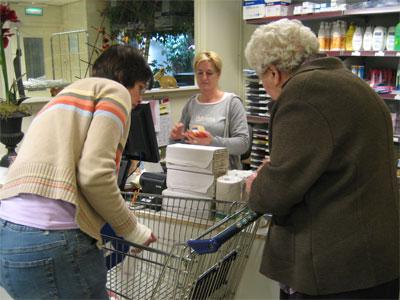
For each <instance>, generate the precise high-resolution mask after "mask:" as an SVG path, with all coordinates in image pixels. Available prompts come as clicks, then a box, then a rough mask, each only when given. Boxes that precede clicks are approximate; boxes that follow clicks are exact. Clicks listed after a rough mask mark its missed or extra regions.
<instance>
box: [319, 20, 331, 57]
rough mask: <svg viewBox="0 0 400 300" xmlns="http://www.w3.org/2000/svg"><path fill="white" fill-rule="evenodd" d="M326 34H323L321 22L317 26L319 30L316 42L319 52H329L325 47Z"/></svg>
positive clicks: (323, 24) (323, 28) (323, 27)
mask: <svg viewBox="0 0 400 300" xmlns="http://www.w3.org/2000/svg"><path fill="white" fill-rule="evenodd" d="M326 40H327V38H326V34H325V23H324V22H321V24H320V25H319V30H318V42H319V51H326V50H329V49H327V47H326Z"/></svg>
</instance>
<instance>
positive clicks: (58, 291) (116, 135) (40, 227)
mask: <svg viewBox="0 0 400 300" xmlns="http://www.w3.org/2000/svg"><path fill="white" fill-rule="evenodd" d="M93 75H94V76H95V77H91V78H85V79H81V80H78V81H76V82H74V83H72V84H71V85H69V86H68V87H66V88H64V89H63V90H62V91H61V92H60V93H59V94H58V95H57V96H56V97H55V98H54V99H53V100H52V101H50V102H49V103H48V104H47V105H45V107H44V108H43V109H42V110H41V111H40V112H39V113H38V115H37V116H36V118H35V119H34V120H33V121H32V124H31V125H30V127H29V130H28V131H27V133H26V136H25V139H24V141H23V143H22V145H21V148H20V150H19V154H18V156H17V158H16V160H15V161H14V163H13V164H12V165H11V166H10V169H9V170H8V174H7V178H6V182H5V184H4V186H3V188H2V189H1V191H0V199H1V206H0V240H1V243H0V262H1V274H0V285H1V286H3V287H4V288H5V289H6V290H7V292H8V293H9V294H10V296H11V297H13V298H17V299H21V298H34V299H50V298H71V299H87V298H96V299H108V296H107V293H106V287H105V286H106V272H107V271H106V267H105V263H104V258H103V253H102V251H101V250H100V249H99V247H98V246H100V245H101V235H100V230H101V228H102V226H103V225H104V224H105V223H108V224H110V226H111V227H112V228H113V230H114V231H115V232H116V234H117V235H118V236H122V237H123V238H125V239H126V240H128V241H131V242H134V243H137V244H144V245H149V244H150V243H152V242H154V241H155V237H154V235H153V233H152V231H151V230H150V229H149V228H147V227H146V226H144V225H142V224H140V223H138V222H137V219H136V217H135V215H134V214H132V213H131V212H130V211H129V209H128V208H127V206H126V205H125V203H124V199H123V198H122V197H121V193H120V190H119V188H118V185H117V169H118V167H119V163H120V159H121V155H122V150H123V148H124V145H125V143H126V139H127V136H128V131H129V125H130V117H129V116H130V112H131V110H132V108H133V107H135V106H136V105H137V104H138V103H139V102H140V100H141V95H142V93H143V92H144V90H145V89H146V87H147V86H148V82H149V81H150V80H151V78H152V73H151V70H150V68H149V67H148V65H147V63H146V61H145V60H144V58H143V57H142V56H141V54H140V53H139V52H138V51H137V50H135V49H134V48H132V47H129V46H112V47H110V48H109V49H107V50H106V51H105V52H103V53H102V54H101V55H100V56H99V58H98V59H97V61H96V62H95V63H94V66H93Z"/></svg>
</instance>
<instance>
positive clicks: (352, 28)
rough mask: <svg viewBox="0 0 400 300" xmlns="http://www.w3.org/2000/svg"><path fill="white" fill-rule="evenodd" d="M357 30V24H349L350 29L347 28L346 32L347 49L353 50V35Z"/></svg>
mask: <svg viewBox="0 0 400 300" xmlns="http://www.w3.org/2000/svg"><path fill="white" fill-rule="evenodd" d="M355 31H356V26H355V25H354V24H353V23H351V24H350V26H349V29H347V32H346V50H347V51H351V50H353V45H352V43H353V35H354V32H355Z"/></svg>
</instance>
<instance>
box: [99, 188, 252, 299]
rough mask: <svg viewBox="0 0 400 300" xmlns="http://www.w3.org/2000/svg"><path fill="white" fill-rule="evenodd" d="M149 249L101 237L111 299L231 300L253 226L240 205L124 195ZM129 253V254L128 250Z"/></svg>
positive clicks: (202, 200)
mask: <svg viewBox="0 0 400 300" xmlns="http://www.w3.org/2000/svg"><path fill="white" fill-rule="evenodd" d="M123 197H124V198H125V199H126V200H127V201H128V203H129V207H130V209H131V210H132V211H133V212H134V213H135V215H136V216H137V217H138V220H139V222H141V223H142V224H144V225H146V226H148V227H149V228H151V229H152V230H153V233H154V234H155V235H156V236H157V242H155V243H152V244H151V246H150V247H146V246H143V245H137V244H132V243H129V242H127V241H124V240H122V239H120V238H118V237H116V236H114V235H113V234H112V233H111V234H110V233H109V234H107V235H103V239H104V242H105V244H104V250H105V254H106V263H107V267H108V270H109V271H108V275H107V288H108V291H109V295H110V296H111V297H113V298H114V299H223V298H225V299H232V298H233V296H234V294H235V292H236V288H237V286H238V284H239V280H240V278H241V275H242V273H243V272H242V270H243V269H244V266H245V264H246V260H247V257H248V254H249V251H250V248H251V245H252V243H253V240H254V237H255V233H256V230H257V227H258V221H257V219H258V217H259V216H258V215H256V214H255V213H253V212H251V211H249V210H248V209H247V207H246V204H245V203H243V202H229V201H217V200H206V199H188V198H177V197H166V196H161V195H146V194H140V195H139V197H135V195H134V194H133V193H123ZM132 249H133V250H132Z"/></svg>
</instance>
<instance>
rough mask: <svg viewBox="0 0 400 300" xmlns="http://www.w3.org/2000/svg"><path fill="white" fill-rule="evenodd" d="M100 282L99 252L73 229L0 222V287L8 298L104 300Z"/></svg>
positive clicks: (103, 277)
mask: <svg viewBox="0 0 400 300" xmlns="http://www.w3.org/2000/svg"><path fill="white" fill-rule="evenodd" d="M106 281H107V270H106V267H105V262H104V257H103V252H102V250H100V249H98V248H97V246H96V241H95V240H94V239H93V238H91V237H89V236H88V235H86V234H85V233H83V232H82V231H80V230H79V229H71V230H50V231H47V230H41V229H37V228H32V227H28V226H24V225H18V224H15V223H12V222H8V221H5V220H1V219H0V285H1V286H2V287H3V288H4V289H5V290H6V291H7V292H8V293H9V294H10V296H11V297H13V298H14V299H26V298H29V299H60V298H64V299H65V298H69V299H89V298H92V299H108V296H107V292H106Z"/></svg>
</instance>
